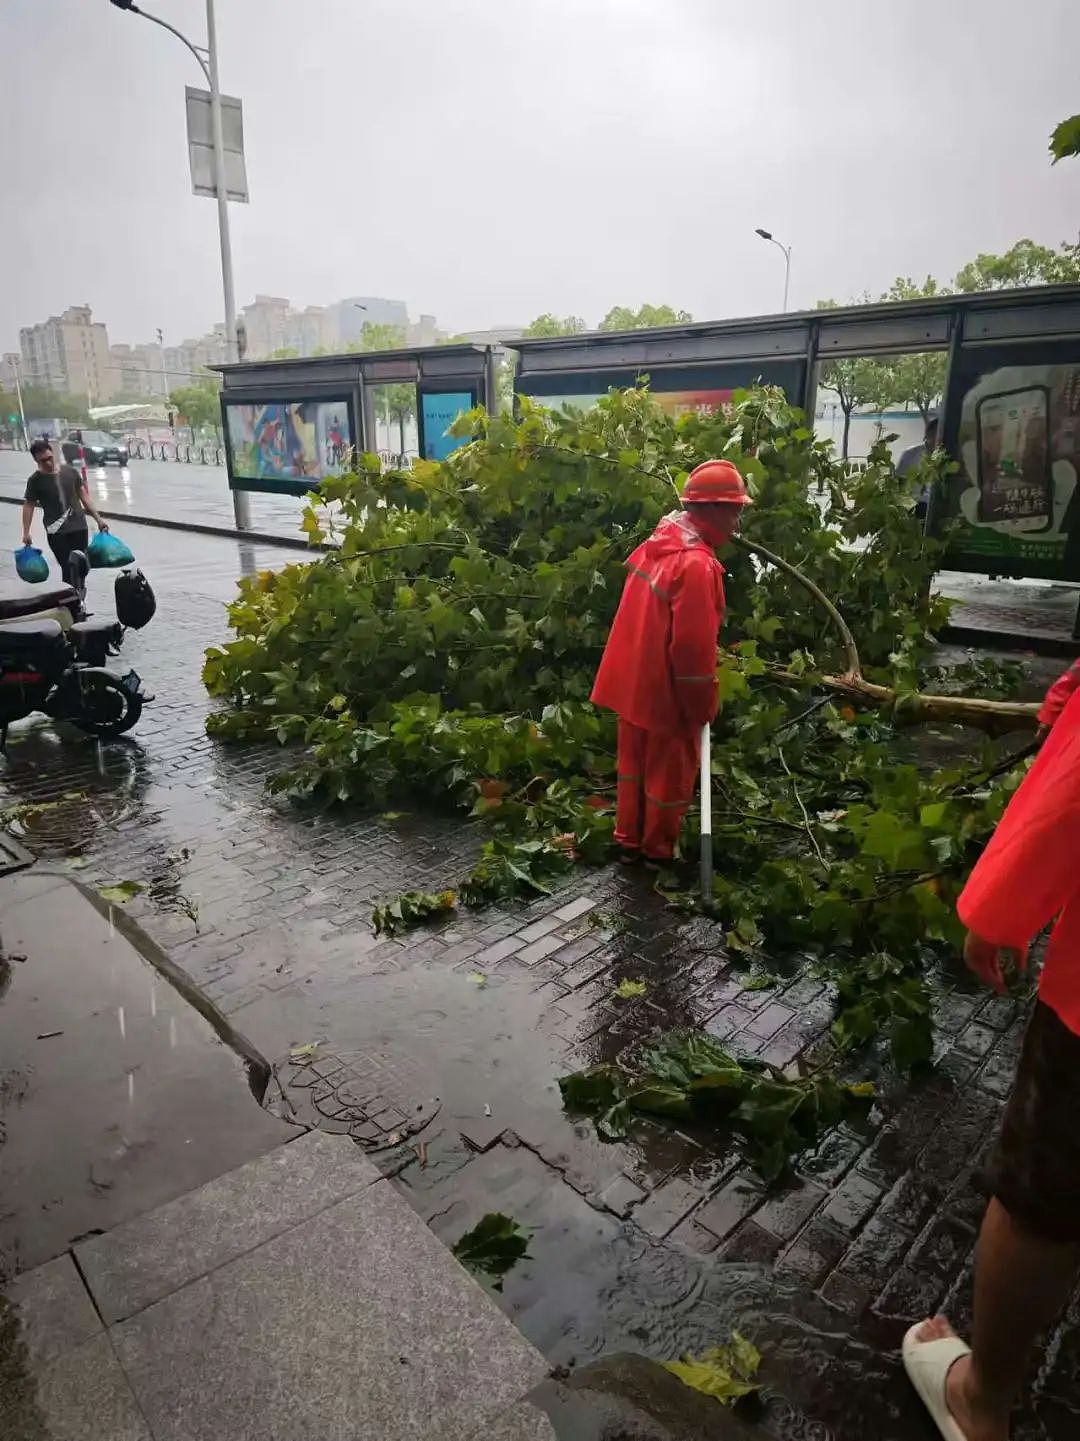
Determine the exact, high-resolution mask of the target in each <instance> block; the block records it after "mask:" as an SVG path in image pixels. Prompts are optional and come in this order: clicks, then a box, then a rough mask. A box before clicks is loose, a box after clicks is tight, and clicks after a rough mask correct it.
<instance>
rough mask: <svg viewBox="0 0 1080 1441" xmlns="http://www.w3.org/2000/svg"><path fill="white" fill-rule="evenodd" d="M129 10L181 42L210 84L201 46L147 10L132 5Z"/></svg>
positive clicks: (208, 69) (208, 68)
mask: <svg viewBox="0 0 1080 1441" xmlns="http://www.w3.org/2000/svg"><path fill="white" fill-rule="evenodd" d="M131 10H132V12H133V14H135V15H141V16H142V17H143V19H144V20H152V21H153V22H154V24H155V25H160V26H161V28H162V29H163V30H168V31H169V33H170V34H171V35H175V36H176V38H177V40H180V41H182V42H183V44H185V45H186V46H187V48H188V49H189V50H190V51H191V53H192V55H194V56H195V59H196V60H197V61H198V62H199V67H200V69H201V70H202V73H203V75H204V76H205V78H206V83H207V85H209V84H210V67H209V66H208V65H207V63H206V60H205V59H204V58H203V55H204V52H203V50H202V47H201V46H199V45H193V44H192V43H191V41H190V40H189V39H188V38H187V36H186V35H184V34H182V33H181V31H179V30H177V28H176V26H175V25H170V24H169V22H168V21H167V20H162V19H161V17H160V16H159V15H151V14H150V12H149V10H139V9H137V8H136V6H134V5H132V6H131Z"/></svg>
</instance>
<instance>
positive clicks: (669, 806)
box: [592, 460, 751, 861]
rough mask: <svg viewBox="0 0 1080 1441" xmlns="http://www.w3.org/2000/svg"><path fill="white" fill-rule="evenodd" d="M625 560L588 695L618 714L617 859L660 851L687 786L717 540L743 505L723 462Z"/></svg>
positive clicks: (716, 576)
mask: <svg viewBox="0 0 1080 1441" xmlns="http://www.w3.org/2000/svg"><path fill="white" fill-rule="evenodd" d="M682 503H683V509H682V510H681V511H677V510H676V511H672V513H671V514H670V515H666V516H665V517H664V518H663V520H662V521H661V522H660V524H659V525H658V526H657V527H656V529H655V530H654V531H653V533H652V535H651V536H650V537H649V539H648V540H647V541H645V543H644V544H643V545H639V546H638V548H637V549H636V550H635V551H634V553H633V555H631V557H630V559H629V560H628V561H627V562H626V569H627V577H626V583H625V585H624V587H623V593H622V599H621V600H620V602H619V609H618V612H617V613H616V616H615V621H614V624H613V625H612V627H611V634H610V635H609V636H608V642H607V645H606V646H605V647H604V655H603V658H602V660H601V661H600V669H599V670H598V672H597V675H596V683H595V684H594V686H593V691H592V699H593V702H594V703H595V704H596V705H602V706H606V707H607V708H608V710H613V711H614V712H615V714H616V715H617V716H618V717H619V729H618V759H617V771H618V787H617V796H618V799H617V806H616V814H615V840H616V842H617V843H618V845H620V846H621V847H622V848H623V852H624V858H625V859H628V860H629V859H633V858H634V857H636V856H638V855H644V857H645V858H646V860H652V861H666V860H670V859H671V857H672V856H673V855H674V853H675V843H676V841H677V840H678V837H679V827H680V826H681V824H682V819H683V816H684V815H685V814H686V810H687V807H688V806H689V804H690V802H691V800H692V799H693V795H694V781H695V778H696V776H697V768H698V760H699V756H700V746H701V728H702V726H703V725H705V724H706V723H707V722H708V721H711V720H712V719H713V717H714V716H715V715H716V645H717V640H718V637H719V634H720V625H721V623H722V621H723V618H724V567H723V566H722V565H721V564H720V562H719V560H717V558H716V555H715V553H714V551H715V548H716V547H718V546H721V545H723V544H724V543H725V541H728V540H730V539H731V537H732V536H733V535H734V534H735V532H736V530H738V528H739V521H740V519H741V517H742V513H743V508H744V507H745V506H747V505H750V504H751V501H750V497H749V495H748V494H747V491H746V484H745V482H744V481H743V478H742V476H741V475H740V474H739V472H738V471H737V470H736V469H735V467H734V466H733V465H732V464H731V462H730V461H729V460H707V461H705V463H704V464H703V465H699V466H698V467H697V469H696V470H695V471H694V472H693V473H692V474H691V476H690V478H689V479H688V481H687V483H686V488H685V490H684V491H683V496H682Z"/></svg>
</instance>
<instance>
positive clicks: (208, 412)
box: [169, 382, 221, 430]
mask: <svg viewBox="0 0 1080 1441" xmlns="http://www.w3.org/2000/svg"><path fill="white" fill-rule="evenodd" d="M169 404H170V405H172V406H175V408H176V409H177V410H178V411H179V412H180V414H181V415H182V416H183V417H184V419H185V420H186V421H187V423H188V425H190V426H193V427H194V428H195V429H196V430H198V429H201V428H202V427H203V426H208V425H220V424H221V403H220V387H219V386H218V385H217V384H216V383H214V382H210V383H207V384H204V385H185V386H181V387H180V389H178V390H173V391H170V393H169Z"/></svg>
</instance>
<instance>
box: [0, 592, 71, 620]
mask: <svg viewBox="0 0 1080 1441" xmlns="http://www.w3.org/2000/svg"><path fill="white" fill-rule="evenodd" d="M78 603H79V597H78V596H77V595H76V593H75V591H74V590H73V588H72V587H71V586H70V585H50V586H47V587H46V588H45V589H44V590H42V589H40V588H39V587H38V586H29V585H28V586H26V587H25V588H24V589H20V590H17V591H15V593H14V594H11V593H9V594H7V595H0V622H3V621H6V620H18V619H19V618H20V617H22V616H24V615H25V616H31V615H34V614H35V612H37V611H42V610H52V609H55V608H57V607H60V606H67V607H71V606H77V605H78Z"/></svg>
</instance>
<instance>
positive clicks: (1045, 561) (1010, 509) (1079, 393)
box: [940, 363, 1080, 579]
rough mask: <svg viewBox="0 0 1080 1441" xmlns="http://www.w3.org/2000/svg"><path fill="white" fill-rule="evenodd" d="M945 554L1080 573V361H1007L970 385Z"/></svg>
mask: <svg viewBox="0 0 1080 1441" xmlns="http://www.w3.org/2000/svg"><path fill="white" fill-rule="evenodd" d="M950 449H951V450H952V451H953V454H955V456H956V458H957V460H958V461H959V465H960V470H959V473H958V475H956V476H955V477H953V479H952V480H951V481H949V482H948V484H947V486H946V494H945V496H944V497H943V504H942V506H941V512H942V514H941V517H940V518H943V519H946V520H951V521H952V522H953V523H954V526H955V529H954V530H953V534H952V536H951V538H950V545H949V556H948V560H947V563H952V564H960V565H962V566H963V568H965V569H975V570H986V571H987V572H989V573H997V574H1002V575H1028V576H1045V577H1048V578H1051V579H1054V578H1058V579H1080V494H1078V492H1077V475H1078V471H1080V363H1078V364H1075V365H1074V364H1046V365H1006V366H1001V367H999V368H997V369H994V370H990V371H988V372H986V373H985V374H983V375H980V376H978V377H977V378H975V379H974V380H973V381H972V382H970V383H969V384H968V385H967V388H966V389H965V391H964V392H963V398H962V403H961V406H960V419H959V431H958V433H957V437H956V444H955V448H953V447H950Z"/></svg>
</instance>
